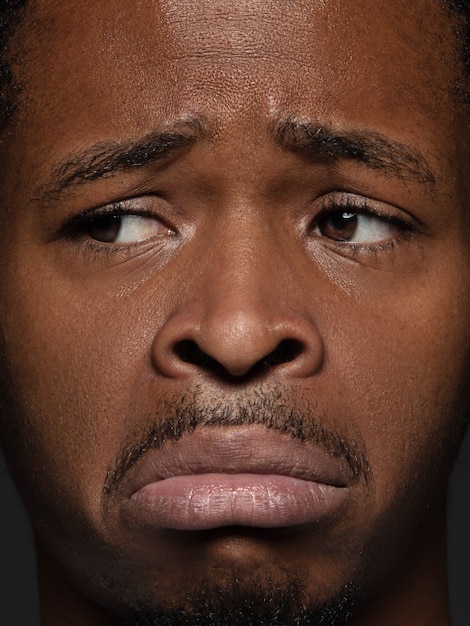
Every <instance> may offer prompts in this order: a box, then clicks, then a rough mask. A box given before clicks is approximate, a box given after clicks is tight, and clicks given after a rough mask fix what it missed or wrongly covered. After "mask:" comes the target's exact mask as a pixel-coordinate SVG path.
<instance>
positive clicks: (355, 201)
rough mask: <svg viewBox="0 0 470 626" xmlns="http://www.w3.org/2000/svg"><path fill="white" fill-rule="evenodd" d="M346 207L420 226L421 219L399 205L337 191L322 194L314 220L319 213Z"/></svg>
mask: <svg viewBox="0 0 470 626" xmlns="http://www.w3.org/2000/svg"><path fill="white" fill-rule="evenodd" d="M347 209H351V210H352V211H355V212H357V213H363V214H367V215H370V216H371V217H377V218H381V219H384V220H389V221H391V222H395V223H397V224H402V225H403V226H406V227H408V228H413V227H419V226H421V221H420V220H419V219H418V218H417V217H415V216H414V215H411V214H410V213H409V212H408V211H406V210H404V209H403V208H402V207H400V206H395V205H391V204H390V203H388V202H385V201H383V200H378V199H374V198H367V197H366V196H360V195H357V194H353V193H349V192H337V193H335V194H333V195H328V196H324V197H323V198H322V199H321V204H320V211H319V213H318V215H317V217H316V218H315V220H317V219H319V218H320V217H321V213H329V212H333V211H335V210H338V211H341V210H347ZM315 220H314V221H315Z"/></svg>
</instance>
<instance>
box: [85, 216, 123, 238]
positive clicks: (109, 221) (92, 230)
mask: <svg viewBox="0 0 470 626" xmlns="http://www.w3.org/2000/svg"><path fill="white" fill-rule="evenodd" d="M121 222H122V218H121V216H120V215H103V216H102V217H94V218H93V219H92V220H90V222H89V223H88V225H87V235H88V236H89V237H91V238H92V239H95V240H96V241H102V242H103V243H114V241H115V240H116V238H117V236H118V235H119V231H120V230H121Z"/></svg>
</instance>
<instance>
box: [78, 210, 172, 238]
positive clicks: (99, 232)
mask: <svg viewBox="0 0 470 626" xmlns="http://www.w3.org/2000/svg"><path fill="white" fill-rule="evenodd" d="M83 232H84V234H85V235H87V236H88V237H89V238H90V239H93V240H94V241H99V242H101V243H117V244H130V243H137V242H139V241H145V240H146V239H152V238H153V237H157V236H160V235H171V234H173V231H172V230H171V229H170V228H169V227H168V226H167V225H166V224H164V223H163V222H162V221H161V220H160V219H158V217H155V216H147V215H119V214H105V215H95V216H93V217H90V218H88V219H85V220H84V221H83Z"/></svg>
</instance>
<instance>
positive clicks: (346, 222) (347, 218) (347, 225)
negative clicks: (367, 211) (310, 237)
mask: <svg viewBox="0 0 470 626" xmlns="http://www.w3.org/2000/svg"><path fill="white" fill-rule="evenodd" d="M329 222H330V224H329V226H330V227H329V228H327V229H326V230H327V231H330V232H329V233H328V232H327V233H326V234H327V235H328V236H331V237H333V238H334V239H341V240H343V241H348V240H349V239H351V237H353V235H354V233H355V232H356V228H357V213H350V212H347V211H344V212H342V213H339V212H338V213H333V214H332V215H330V216H329Z"/></svg>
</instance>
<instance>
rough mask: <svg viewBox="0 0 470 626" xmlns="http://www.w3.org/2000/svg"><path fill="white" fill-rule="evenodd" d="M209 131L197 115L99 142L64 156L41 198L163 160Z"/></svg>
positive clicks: (44, 198) (46, 199) (53, 195)
mask: <svg viewBox="0 0 470 626" xmlns="http://www.w3.org/2000/svg"><path fill="white" fill-rule="evenodd" d="M209 134H210V133H209V129H208V124H207V122H206V120H205V119H204V118H203V117H201V116H199V117H193V118H190V119H184V120H176V121H175V122H173V123H172V124H171V125H165V127H164V128H163V129H162V130H160V131H153V132H150V133H148V134H146V135H144V136H143V137H140V138H137V139H131V140H126V141H120V140H111V141H100V142H98V143H95V144H94V145H92V146H91V147H88V148H85V149H84V150H78V151H75V152H72V153H71V154H69V155H67V156H66V157H64V158H63V159H62V160H61V161H60V163H59V164H58V165H57V166H56V167H55V168H54V169H53V172H52V175H51V177H50V179H49V182H48V183H47V184H46V185H45V186H43V188H42V189H41V191H40V196H41V198H40V199H41V201H43V202H47V201H48V200H50V199H52V198H54V197H55V196H57V195H59V194H60V193H61V192H63V191H64V190H68V189H70V188H73V187H76V186H77V185H80V184H84V183H87V182H92V181H94V180H98V179H100V178H105V177H107V176H111V175H112V174H114V173H116V172H119V171H129V170H132V169H136V168H139V167H143V166H146V165H150V164H152V163H155V162H159V161H164V160H166V159H169V158H170V157H171V156H173V155H174V154H175V153H177V152H178V151H180V150H182V149H184V148H187V147H188V146H190V145H193V144H194V143H196V142H197V141H198V140H201V139H203V138H206V137H208V136H209Z"/></svg>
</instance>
